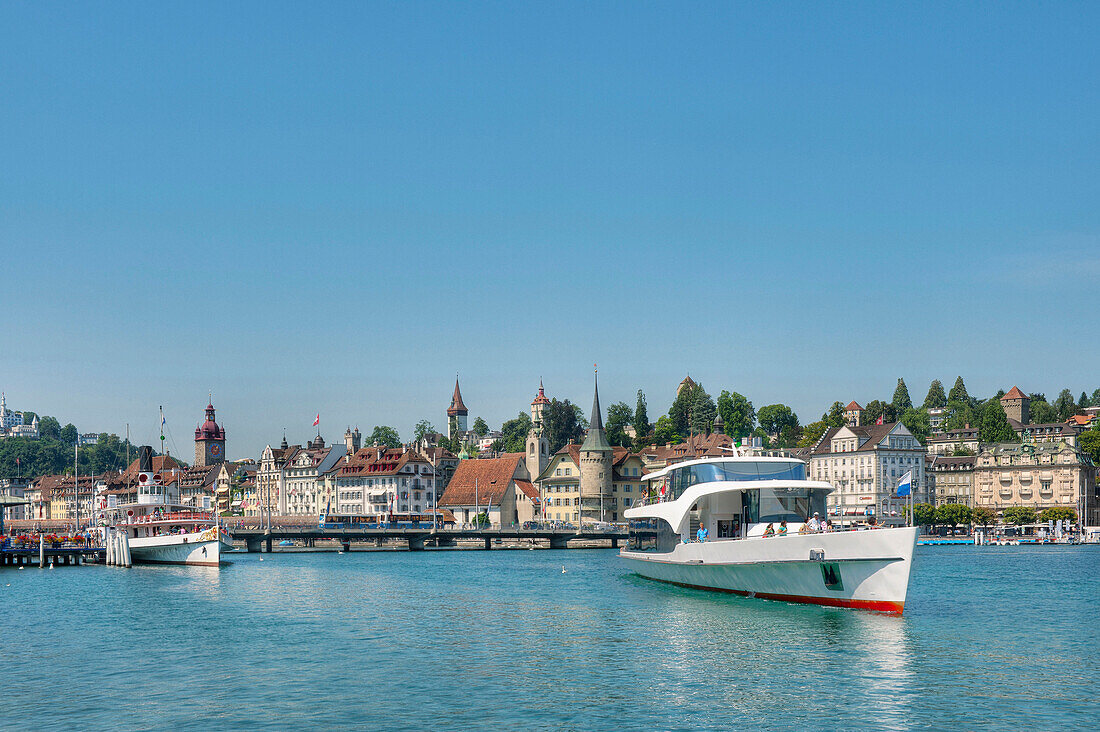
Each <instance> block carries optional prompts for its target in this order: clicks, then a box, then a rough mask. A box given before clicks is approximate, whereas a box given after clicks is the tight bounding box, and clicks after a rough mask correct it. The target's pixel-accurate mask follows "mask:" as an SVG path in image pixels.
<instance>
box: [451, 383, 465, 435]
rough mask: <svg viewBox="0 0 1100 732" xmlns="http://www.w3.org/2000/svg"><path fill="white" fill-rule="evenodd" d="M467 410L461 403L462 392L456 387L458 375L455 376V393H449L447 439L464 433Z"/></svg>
mask: <svg viewBox="0 0 1100 732" xmlns="http://www.w3.org/2000/svg"><path fill="white" fill-rule="evenodd" d="M468 414H469V410H467V409H466V405H465V404H463V403H462V392H461V391H460V390H459V388H458V376H455V393H454V394H452V395H451V406H450V408H449V409H447V439H449V440H453V439H455V436H456V435H464V434H466V416H467V415H468Z"/></svg>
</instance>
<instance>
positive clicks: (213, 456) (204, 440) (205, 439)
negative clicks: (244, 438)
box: [195, 399, 225, 467]
mask: <svg viewBox="0 0 1100 732" xmlns="http://www.w3.org/2000/svg"><path fill="white" fill-rule="evenodd" d="M224 461H225V430H224V429H222V428H221V427H219V426H218V423H217V422H216V421H214V401H213V399H211V400H210V402H208V403H207V405H206V421H205V422H203V423H202V424H201V425H198V426H197V427H195V467H205V466H210V465H216V464H217V463H220V462H224Z"/></svg>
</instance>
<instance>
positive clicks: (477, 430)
mask: <svg viewBox="0 0 1100 732" xmlns="http://www.w3.org/2000/svg"><path fill="white" fill-rule="evenodd" d="M473 433H474V434H475V435H477V436H478V437H484V436H485V435H487V434H489V425H487V424H485V420H484V419H482V418H481V417H478V418H477V419H475V420H474V426H473Z"/></svg>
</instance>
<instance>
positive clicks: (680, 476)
mask: <svg viewBox="0 0 1100 732" xmlns="http://www.w3.org/2000/svg"><path fill="white" fill-rule="evenodd" d="M720 480H806V464H805V463H803V462H802V461H801V460H798V461H791V462H786V461H782V462H779V461H776V462H773V461H767V462H763V461H762V462H748V461H738V462H732V461H731V462H713V463H700V464H698V465H686V466H684V467H682V468H677V469H676V470H673V471H672V472H671V473H669V477H668V481H669V490H670V492H671V499H672V500H675V499H677V498H679V497H680V495H681V494H682V493H683V492H684V491H685V490H687V489H688V488H690V487H691V486H693V485H695V484H697V483H714V482H716V481H720ZM666 500H667V499H666Z"/></svg>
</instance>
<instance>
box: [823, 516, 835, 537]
mask: <svg viewBox="0 0 1100 732" xmlns="http://www.w3.org/2000/svg"><path fill="white" fill-rule="evenodd" d="M821 530H822V531H823V532H825V533H826V534H828V533H830V532H832V531H834V530H835V529H834V527H833V522H832V521H831V520H829V519H825V523H823V524H821Z"/></svg>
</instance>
